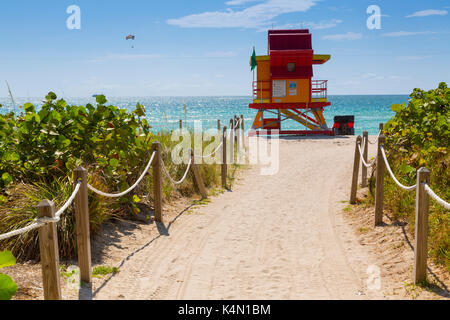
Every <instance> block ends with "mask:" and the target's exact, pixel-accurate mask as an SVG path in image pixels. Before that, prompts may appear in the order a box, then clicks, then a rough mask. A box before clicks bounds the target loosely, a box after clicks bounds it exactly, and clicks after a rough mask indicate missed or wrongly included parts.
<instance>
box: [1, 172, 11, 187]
mask: <svg viewBox="0 0 450 320" xmlns="http://www.w3.org/2000/svg"><path fill="white" fill-rule="evenodd" d="M2 180H3V182H4V183H5V185H8V184H10V183H11V182H12V180H13V178H12V177H11V175H10V174H9V173H8V172H5V173H4V174H2Z"/></svg>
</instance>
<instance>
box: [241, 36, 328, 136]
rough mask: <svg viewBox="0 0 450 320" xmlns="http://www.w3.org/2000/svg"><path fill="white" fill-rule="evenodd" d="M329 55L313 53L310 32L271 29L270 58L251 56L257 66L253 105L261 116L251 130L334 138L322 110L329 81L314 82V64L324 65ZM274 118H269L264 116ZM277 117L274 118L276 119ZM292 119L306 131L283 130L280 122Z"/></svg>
mask: <svg viewBox="0 0 450 320" xmlns="http://www.w3.org/2000/svg"><path fill="white" fill-rule="evenodd" d="M329 59H330V55H325V54H314V50H313V49H312V45H311V33H309V30H307V29H301V30H269V33H268V55H265V56H256V58H255V55H254V56H253V57H252V61H253V62H252V61H251V65H253V66H255V62H256V67H257V77H256V79H255V77H254V76H253V77H254V78H253V80H254V81H253V103H251V104H249V107H250V108H252V109H257V110H258V113H257V115H256V118H255V120H254V122H253V126H252V129H253V130H255V131H254V132H255V133H256V134H260V133H261V131H260V130H261V129H266V130H268V131H267V133H268V134H271V130H279V134H324V135H334V133H333V130H331V129H329V128H328V126H327V123H326V121H325V118H324V117H323V109H324V108H325V107H327V106H329V105H331V103H330V102H328V101H327V82H328V80H312V77H313V65H315V64H324V63H325V62H327V61H328V60H329ZM267 113H270V114H271V117H268V118H266V117H265V114H267ZM273 115H275V116H273ZM288 119H292V120H295V121H297V122H298V123H299V124H301V125H302V126H304V127H305V128H304V130H282V129H281V123H282V122H283V121H285V120H288Z"/></svg>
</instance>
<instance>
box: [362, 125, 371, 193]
mask: <svg viewBox="0 0 450 320" xmlns="http://www.w3.org/2000/svg"><path fill="white" fill-rule="evenodd" d="M363 142H364V150H363V152H364V153H363V156H364V157H363V159H364V161H365V162H366V163H368V162H367V158H368V156H369V132H367V131H364V132H363ZM361 187H363V188H365V187H367V167H366V166H365V165H363V164H361Z"/></svg>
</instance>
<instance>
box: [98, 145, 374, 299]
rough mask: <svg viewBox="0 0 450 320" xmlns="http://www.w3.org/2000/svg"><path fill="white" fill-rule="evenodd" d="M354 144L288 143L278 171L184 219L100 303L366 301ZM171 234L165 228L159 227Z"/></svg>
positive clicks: (250, 180) (138, 257)
mask: <svg viewBox="0 0 450 320" xmlns="http://www.w3.org/2000/svg"><path fill="white" fill-rule="evenodd" d="M353 155H354V137H352V138H348V139H346V138H342V139H333V138H322V139H321V138H318V139H311V138H309V139H297V140H282V141H281V143H280V170H279V172H278V174H276V175H274V176H261V175H260V174H259V167H258V166H253V167H251V168H250V169H248V170H246V171H245V172H244V174H243V176H242V179H240V180H239V181H238V182H237V183H236V185H235V186H234V187H233V191H232V192H226V193H224V194H222V195H220V196H218V197H216V198H214V199H212V202H211V203H210V204H208V205H206V206H203V207H200V208H197V209H195V210H194V211H193V212H191V213H185V214H183V215H181V216H180V217H179V218H178V219H177V220H176V221H175V223H173V225H171V227H170V232H168V233H167V236H164V237H160V238H158V239H157V240H156V241H153V242H152V243H151V244H150V245H148V246H146V247H145V248H143V249H142V250H140V251H139V252H137V253H136V254H134V255H133V256H132V257H131V258H130V259H129V260H127V261H126V262H125V263H124V265H123V266H122V267H121V269H120V272H119V273H118V274H117V275H115V276H114V277H113V278H111V279H110V281H108V282H107V283H106V284H105V285H104V286H103V287H102V288H101V289H99V290H98V291H97V292H96V294H95V296H94V298H95V299H368V298H383V294H382V291H381V290H378V291H377V290H369V289H367V288H366V280H367V278H368V274H367V272H366V270H367V267H368V266H369V265H370V264H371V263H372V262H371V261H372V259H371V257H370V255H369V253H368V251H367V249H366V247H364V246H362V245H361V244H359V242H358V239H357V237H356V235H355V234H354V232H353V231H352V229H351V228H350V227H349V226H348V225H347V224H345V222H344V220H343V217H342V214H341V209H342V208H343V207H344V206H346V204H345V203H342V201H343V200H347V199H348V195H349V188H350V180H351V168H352V163H353ZM160 229H161V230H162V231H161V232H162V233H164V230H165V229H164V227H161V226H160Z"/></svg>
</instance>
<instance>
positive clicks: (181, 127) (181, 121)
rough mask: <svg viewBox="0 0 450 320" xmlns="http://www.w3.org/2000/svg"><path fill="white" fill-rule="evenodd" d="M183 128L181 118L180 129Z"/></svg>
mask: <svg viewBox="0 0 450 320" xmlns="http://www.w3.org/2000/svg"><path fill="white" fill-rule="evenodd" d="M181 129H183V120H181V119H180V130H181Z"/></svg>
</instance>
